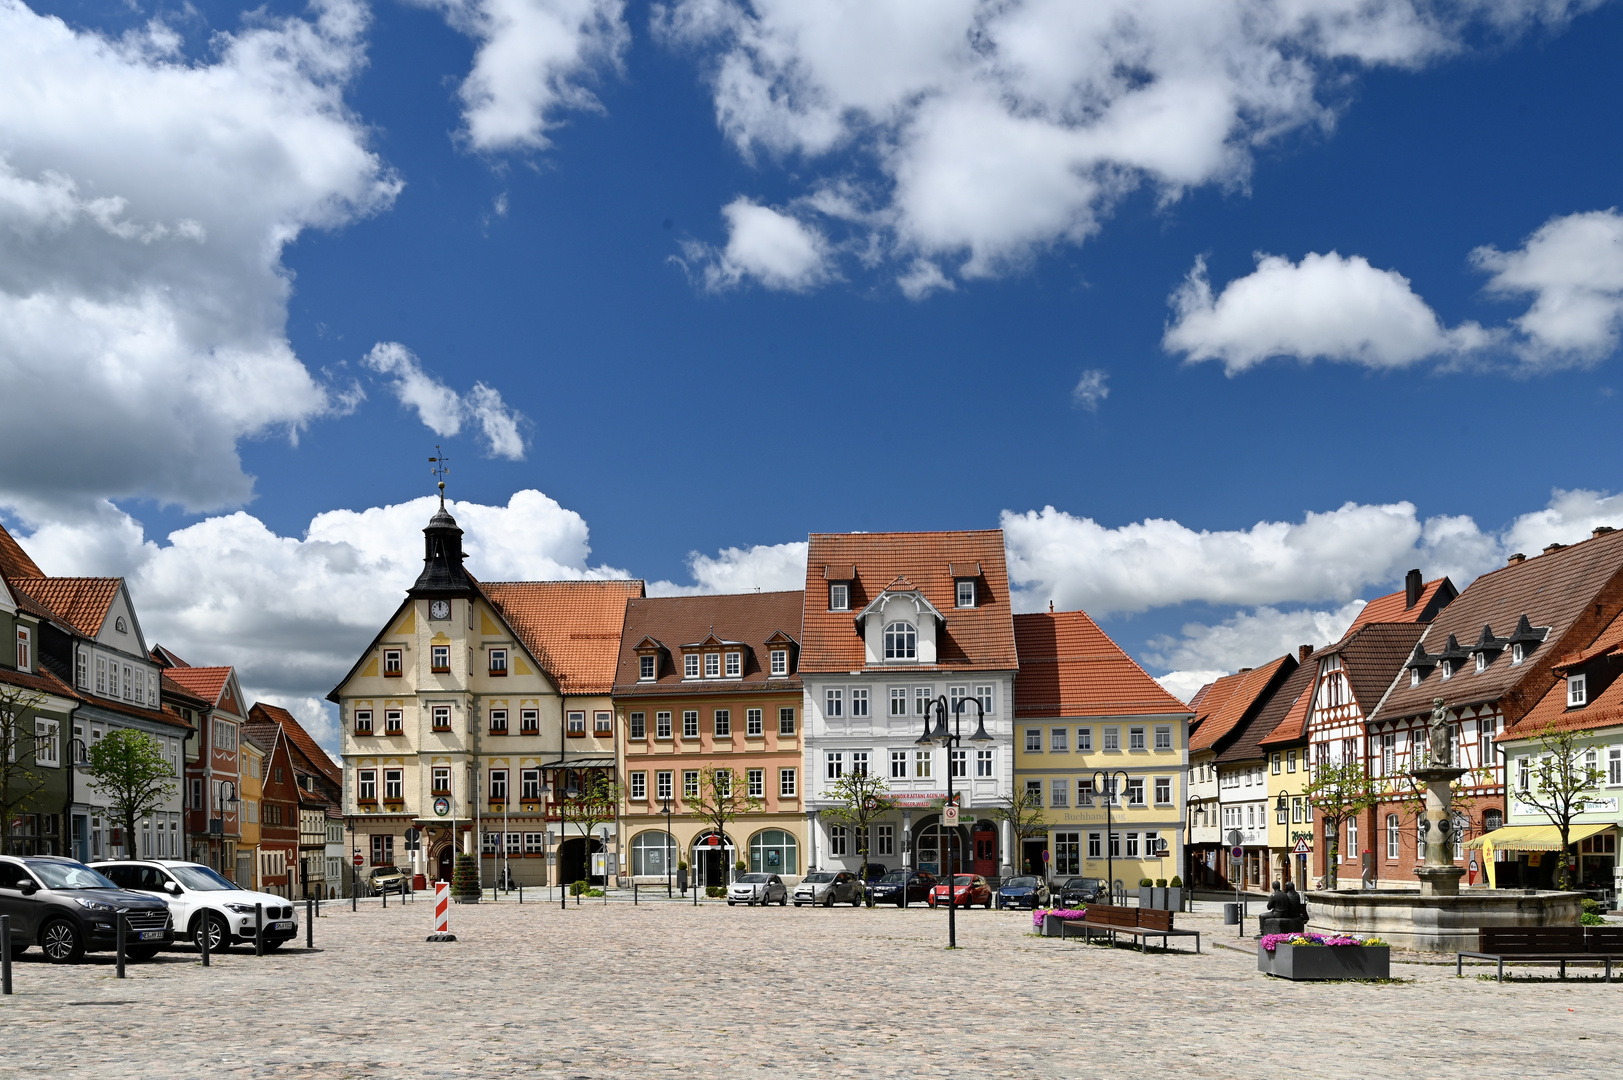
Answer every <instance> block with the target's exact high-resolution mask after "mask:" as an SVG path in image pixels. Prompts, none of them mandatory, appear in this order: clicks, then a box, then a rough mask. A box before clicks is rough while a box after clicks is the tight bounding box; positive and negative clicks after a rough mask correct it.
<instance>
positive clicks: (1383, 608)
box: [1341, 577, 1457, 638]
mask: <svg viewBox="0 0 1623 1080" xmlns="http://www.w3.org/2000/svg"><path fill="white" fill-rule="evenodd" d="M1445 586H1446V588H1445ZM1439 591H1441V593H1442V595H1441V596H1439V595H1438V593H1439ZM1450 594H1454V595H1457V593H1456V591H1455V589H1454V583H1453V582H1452V581H1450V580H1448V578H1446V577H1440V578H1436V579H1434V580H1432V581H1428V582H1426V584H1425V585H1423V586H1422V587H1421V589H1420V599H1418V600H1416V601H1415V603H1414V606H1413V607H1409V606H1408V600H1409V594H1408V592H1407V591H1406V590H1404V589H1399V590H1398V591H1397V592H1395V593H1387V594H1386V595H1385V596H1377V597H1376V598H1375V599H1373V600H1371V601H1370V602H1369V603H1367V604H1365V605H1364V608H1363V610H1362V611H1360V612H1359V613H1358V618H1356V619H1354V620H1353V624H1352V625H1351V626H1349V627H1347V633H1346V634H1342V635H1341V636H1342V637H1344V638H1345V637H1347V636H1348V635H1349V634H1351V633H1352V632H1353V631H1354V630H1357V629H1358V628H1360V627H1362V626H1364V625H1366V624H1368V623H1377V622H1382V623H1403V622H1430V621H1431V620H1432V619H1434V618H1436V617H1437V612H1438V611H1440V610H1441V609H1442V608H1443V607H1446V606H1447V605H1448V604H1449V602H1450V601H1451V600H1452V598H1453V597H1452V596H1451V595H1450Z"/></svg>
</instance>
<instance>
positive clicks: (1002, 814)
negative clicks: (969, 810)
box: [992, 787, 1048, 875]
mask: <svg viewBox="0 0 1623 1080" xmlns="http://www.w3.org/2000/svg"><path fill="white" fill-rule="evenodd" d="M998 802H999V803H1001V804H1002V805H1000V806H996V807H993V808H992V817H993V818H995V819H996V820H998V821H1007V822H1008V823H1009V829H1010V831H1011V832H1013V833H1014V851H1013V852H1011V853H1010V856H1011V857H1010V859H1009V862H1010V864H1011V865H1018V864H1016V863H1015V860H1014V858H1013V856H1014V855H1016V854H1018V852H1019V851H1020V850H1021V844H1020V841H1022V840H1025V839H1027V838H1029V837H1034V836H1047V835H1048V821H1047V819H1046V818H1044V817H1043V796H1042V789H1041V788H1030V789H1028V788H1025V787H1020V788H1016V789H1015V790H1014V791H1013V792H1012V793H1011V794H1008V795H1005V796H1003V797H1002V798H1001V799H999V800H998ZM1037 872H1038V873H1039V874H1044V875H1046V873H1047V869H1046V868H1039V869H1038V871H1037Z"/></svg>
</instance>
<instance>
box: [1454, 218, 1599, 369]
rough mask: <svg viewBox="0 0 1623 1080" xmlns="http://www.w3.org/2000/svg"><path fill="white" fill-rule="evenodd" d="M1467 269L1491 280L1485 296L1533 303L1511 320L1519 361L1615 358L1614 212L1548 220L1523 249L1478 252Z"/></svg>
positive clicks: (1567, 362)
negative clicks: (1518, 337) (1479, 271)
mask: <svg viewBox="0 0 1623 1080" xmlns="http://www.w3.org/2000/svg"><path fill="white" fill-rule="evenodd" d="M1471 261H1472V262H1473V263H1474V264H1475V265H1476V266H1477V267H1478V268H1480V269H1482V270H1485V271H1487V272H1489V273H1490V274H1492V275H1493V276H1492V277H1491V278H1490V279H1489V280H1488V286H1487V287H1488V292H1490V293H1492V294H1495V295H1498V296H1507V297H1522V296H1531V297H1533V304H1532V307H1530V308H1528V310H1527V313H1526V314H1524V315H1522V316H1520V317H1519V318H1517V319H1515V320H1513V322H1514V324H1515V326H1516V328H1517V329H1518V330H1520V331H1521V333H1522V335H1523V338H1524V340H1523V341H1522V342H1521V343H1519V345H1518V347H1517V351H1518V353H1520V355H1521V356H1522V357H1523V359H1524V360H1526V361H1528V362H1530V363H1532V364H1534V365H1536V366H1540V367H1555V366H1568V365H1571V364H1585V363H1593V362H1595V361H1597V360H1600V359H1603V358H1605V357H1607V356H1610V355H1611V354H1612V353H1614V352H1616V351H1617V343H1618V326H1619V323H1620V322H1623V215H1619V214H1618V212H1617V210H1616V209H1611V210H1596V211H1593V212H1590V213H1584V214H1571V215H1569V216H1567V217H1555V218H1551V219H1550V220H1549V221H1547V222H1545V223H1544V225H1543V226H1541V227H1540V228H1539V229H1538V230H1537V231H1536V232H1534V233H1533V235H1531V236H1529V237H1528V238H1527V240H1526V241H1525V242H1524V243H1523V244H1522V246H1521V247H1520V248H1518V249H1516V250H1514V251H1508V252H1503V251H1500V250H1498V249H1497V248H1494V247H1480V248H1477V249H1476V250H1475V251H1473V252H1472V253H1471Z"/></svg>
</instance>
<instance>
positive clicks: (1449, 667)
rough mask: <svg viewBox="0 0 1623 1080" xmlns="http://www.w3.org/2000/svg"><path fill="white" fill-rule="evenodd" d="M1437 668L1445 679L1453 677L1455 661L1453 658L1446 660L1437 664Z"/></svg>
mask: <svg viewBox="0 0 1623 1080" xmlns="http://www.w3.org/2000/svg"><path fill="white" fill-rule="evenodd" d="M1437 670H1438V671H1439V672H1441V673H1442V676H1443V678H1444V679H1445V680H1446V679H1451V678H1453V677H1454V661H1452V660H1444V661H1443V662H1442V663H1440V664H1438V665H1437Z"/></svg>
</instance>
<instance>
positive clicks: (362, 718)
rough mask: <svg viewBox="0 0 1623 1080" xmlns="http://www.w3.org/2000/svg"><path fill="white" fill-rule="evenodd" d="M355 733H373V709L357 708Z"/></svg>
mask: <svg viewBox="0 0 1623 1080" xmlns="http://www.w3.org/2000/svg"><path fill="white" fill-rule="evenodd" d="M355 734H357V735H370V734H372V710H371V709H356V710H355Z"/></svg>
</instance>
